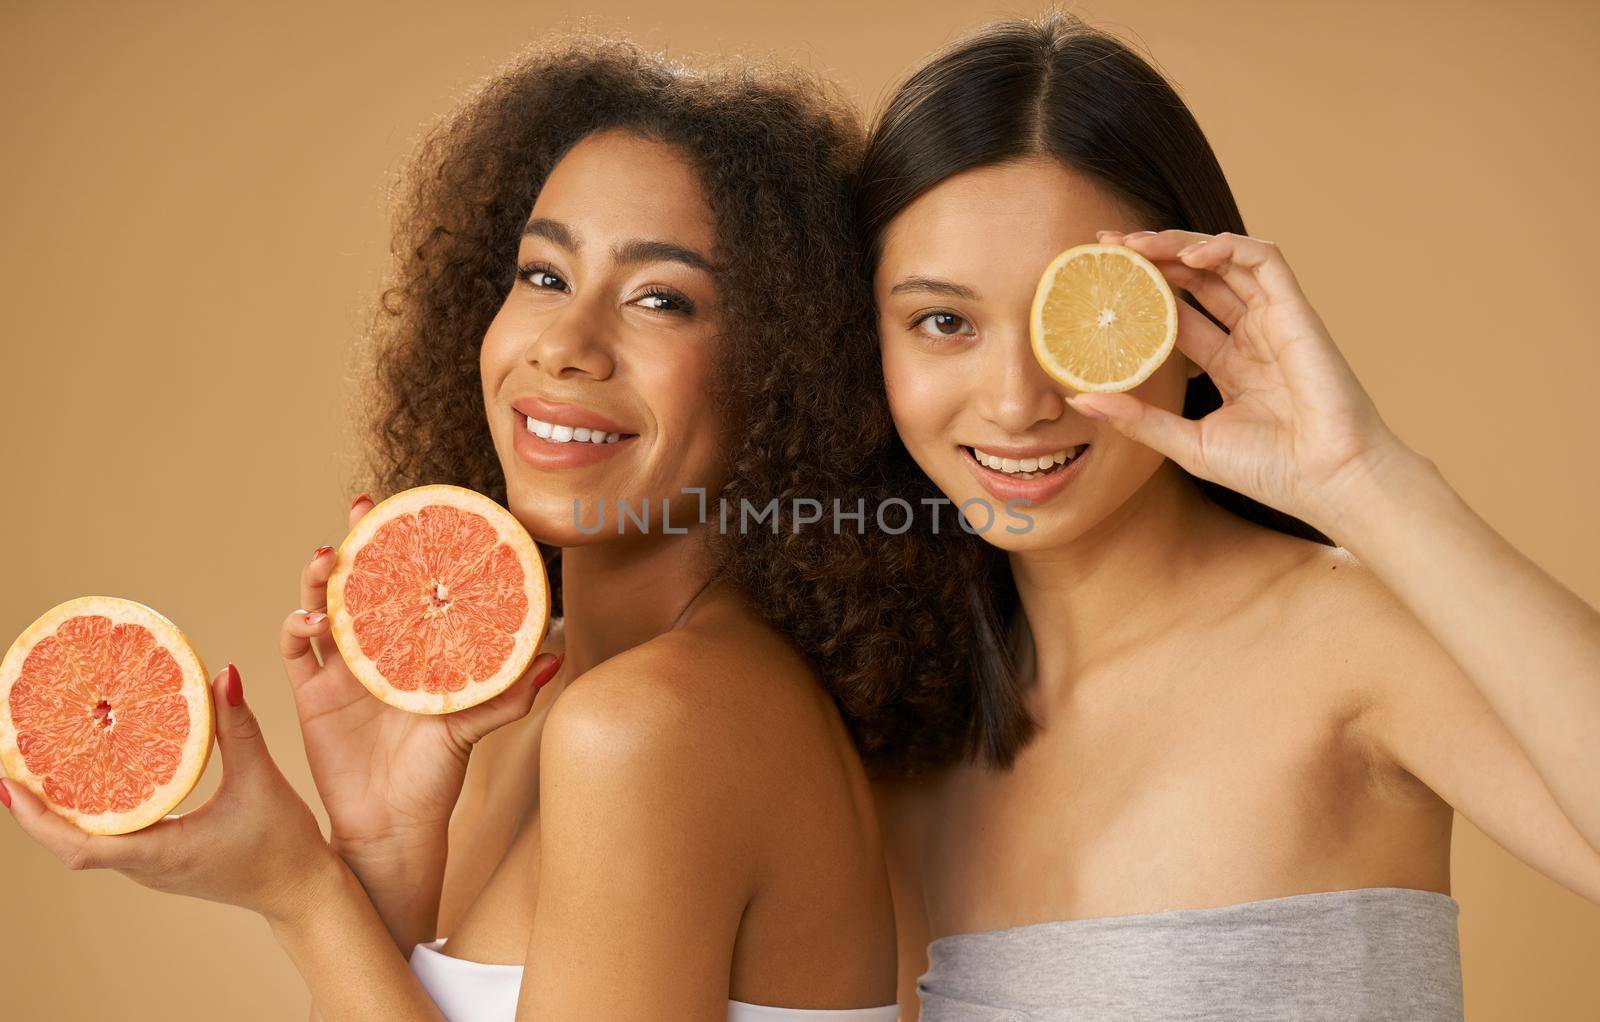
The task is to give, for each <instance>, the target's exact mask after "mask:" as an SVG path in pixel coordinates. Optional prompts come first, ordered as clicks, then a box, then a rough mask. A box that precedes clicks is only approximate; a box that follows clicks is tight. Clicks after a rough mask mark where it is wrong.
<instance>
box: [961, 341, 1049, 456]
mask: <svg viewBox="0 0 1600 1022" xmlns="http://www.w3.org/2000/svg"><path fill="white" fill-rule="evenodd" d="M986 349H987V350H986V351H985V365H984V366H983V367H982V372H981V373H980V376H979V379H978V382H977V388H978V390H977V395H976V396H977V411H978V414H979V415H982V416H983V417H984V418H985V419H986V420H988V421H989V422H992V423H994V425H995V426H997V427H998V428H999V429H1001V430H1002V431H1004V432H1005V433H1006V434H1008V435H1012V436H1021V435H1022V434H1024V433H1026V432H1028V431H1029V430H1030V429H1032V428H1033V427H1034V426H1037V425H1039V424H1040V423H1044V422H1054V421H1055V420H1056V419H1059V418H1060V417H1061V413H1062V410H1063V409H1065V408H1066V402H1065V401H1064V400H1063V395H1062V392H1061V387H1060V385H1059V384H1057V383H1056V382H1055V381H1054V380H1052V379H1051V378H1050V377H1049V376H1047V375H1046V374H1045V371H1044V370H1043V369H1041V368H1039V363H1038V361H1036V360H1035V359H1034V357H1033V348H1032V346H1031V345H1030V344H1029V341H1028V335H1027V332H1026V331H1025V330H1024V331H1021V332H1019V333H1012V334H1009V335H1006V336H1000V337H994V338H993V339H992V342H991V343H990V344H988V345H987V346H986Z"/></svg>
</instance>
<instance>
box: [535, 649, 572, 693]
mask: <svg viewBox="0 0 1600 1022" xmlns="http://www.w3.org/2000/svg"><path fill="white" fill-rule="evenodd" d="M564 659H566V654H565V653H563V654H561V655H560V656H558V657H556V658H555V660H554V661H552V662H551V664H550V666H549V667H546V668H545V669H544V670H542V671H540V672H539V673H538V674H536V675H534V676H533V687H534V688H543V687H544V686H545V683H546V682H548V681H549V680H550V679H551V678H554V677H555V676H556V672H557V671H559V670H561V661H562V660H564Z"/></svg>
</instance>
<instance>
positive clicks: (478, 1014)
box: [411, 937, 900, 1022]
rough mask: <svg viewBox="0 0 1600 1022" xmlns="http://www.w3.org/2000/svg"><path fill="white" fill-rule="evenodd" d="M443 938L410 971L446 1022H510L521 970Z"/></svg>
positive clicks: (775, 1013) (746, 1013)
mask: <svg viewBox="0 0 1600 1022" xmlns="http://www.w3.org/2000/svg"><path fill="white" fill-rule="evenodd" d="M445 940H446V938H444V937H440V938H439V939H438V940H433V941H429V942H428V943H426V944H418V945H417V946H416V949H415V950H414V951H412V953H411V971H412V972H414V973H416V974H417V978H418V979H420V980H422V985H423V987H425V988H426V989H427V991H428V996H430V997H432V998H433V1003H434V1004H437V1005H438V1006H439V1010H440V1011H442V1012H444V1017H445V1018H446V1019H448V1020H449V1022H513V1020H514V1019H515V1018H516V1017H517V992H518V991H519V990H520V989H521V988H522V966H520V965H500V964H491V963H487V962H473V961H468V960H467V959H465V958H452V957H451V956H450V955H447V954H444V953H442V952H441V951H440V950H439V949H440V948H441V947H443V946H444V942H445ZM899 1017H900V1006H899V1005H898V1004H886V1005H884V1006H883V1007H881V1008H842V1009H837V1010H836V1009H829V1008H773V1007H769V1006H767V1005H765V1004H747V1003H746V1002H744V1001H733V1000H730V1001H729V1002H728V1022H895V1020H896V1019H898V1018H899Z"/></svg>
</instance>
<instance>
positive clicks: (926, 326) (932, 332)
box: [913, 312, 972, 338]
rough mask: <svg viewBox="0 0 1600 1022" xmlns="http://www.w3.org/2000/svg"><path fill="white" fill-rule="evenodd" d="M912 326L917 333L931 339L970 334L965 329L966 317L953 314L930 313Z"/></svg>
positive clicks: (969, 331) (968, 330)
mask: <svg viewBox="0 0 1600 1022" xmlns="http://www.w3.org/2000/svg"><path fill="white" fill-rule="evenodd" d="M913 326H914V327H915V328H916V331H917V332H918V333H920V334H922V335H923V336H925V337H933V338H945V337H960V336H961V335H962V334H969V333H971V332H972V331H971V330H970V329H967V328H966V327H967V319H966V317H965V316H958V315H956V314H955V313H953V312H930V313H928V314H927V315H925V316H923V317H921V318H920V319H918V320H917V321H916V323H914V324H913Z"/></svg>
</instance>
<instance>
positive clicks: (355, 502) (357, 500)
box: [350, 493, 372, 508]
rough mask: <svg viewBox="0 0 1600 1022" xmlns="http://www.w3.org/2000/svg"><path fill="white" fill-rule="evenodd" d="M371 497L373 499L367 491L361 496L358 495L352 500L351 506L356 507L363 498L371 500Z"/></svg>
mask: <svg viewBox="0 0 1600 1022" xmlns="http://www.w3.org/2000/svg"><path fill="white" fill-rule="evenodd" d="M371 499H372V498H371V497H369V496H367V495H366V494H365V493H363V494H362V495H361V496H359V497H357V498H356V499H355V500H352V501H351V502H350V506H351V507H352V508H354V507H355V506H356V505H357V504H359V503H361V502H362V501H363V500H371Z"/></svg>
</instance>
